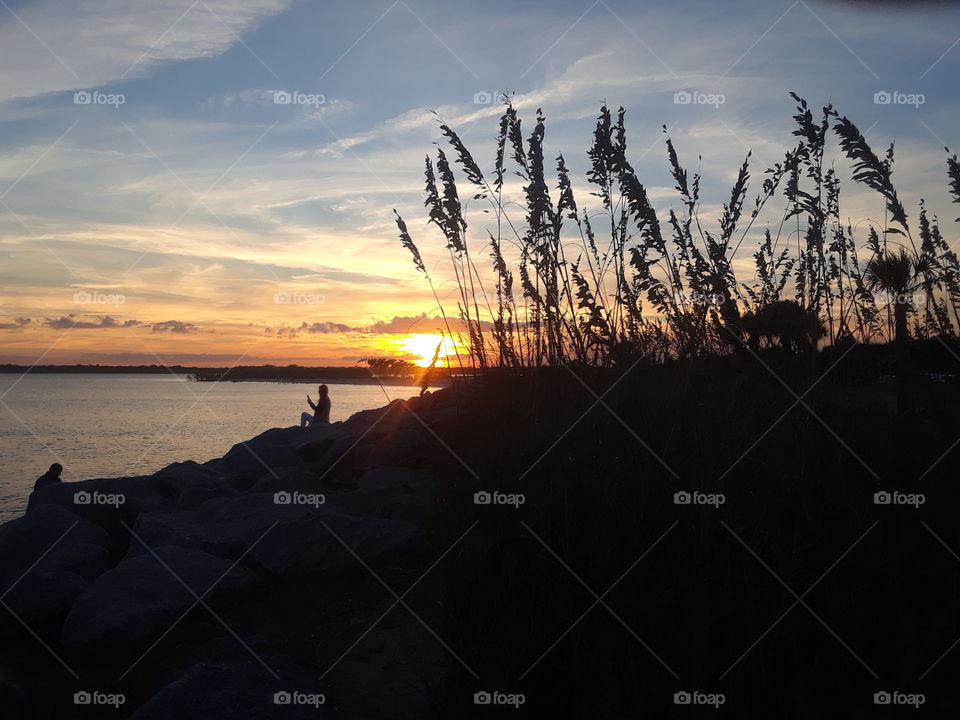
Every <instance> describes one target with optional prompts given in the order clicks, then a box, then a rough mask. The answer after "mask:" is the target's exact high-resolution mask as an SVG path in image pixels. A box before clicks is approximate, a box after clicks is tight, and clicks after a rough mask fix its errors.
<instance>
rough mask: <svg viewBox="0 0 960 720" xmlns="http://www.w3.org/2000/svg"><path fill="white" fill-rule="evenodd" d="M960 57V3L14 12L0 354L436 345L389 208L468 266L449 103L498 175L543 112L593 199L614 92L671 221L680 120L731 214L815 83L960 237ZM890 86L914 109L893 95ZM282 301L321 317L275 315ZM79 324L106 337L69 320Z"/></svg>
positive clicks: (356, 353) (3, 55)
mask: <svg viewBox="0 0 960 720" xmlns="http://www.w3.org/2000/svg"><path fill="white" fill-rule="evenodd" d="M958 41H960V8H958V7H957V6H956V4H954V3H925V2H912V3H894V2H865V1H862V2H828V1H825V0H820V1H815V0H808V1H807V2H802V1H801V2H789V1H787V0H784V1H782V2H753V1H741V2H724V3H717V2H704V1H700V0H686V1H682V0H681V1H680V2H672V3H636V2H616V1H604V2H586V1H585V2H572V1H566V0H565V1H562V2H550V3H544V2H488V3H483V4H465V3H452V2H433V1H431V2H425V1H423V0H406V1H405V2H357V3H330V2H307V1H306V0H302V1H295V0H263V1H259V2H254V1H252V0H251V1H238V0H219V1H217V0H199V1H198V2H192V0H156V1H154V2H150V3H129V2H124V1H123V0H85V1H84V2H77V3H72V4H66V3H62V2H49V1H47V0H33V1H19V2H12V1H10V0H4V2H3V3H0V60H2V62H0V200H2V203H0V258H2V261H0V327H6V326H12V327H10V328H9V329H0V338H2V341H3V345H2V347H0V361H16V362H33V361H34V360H36V359H38V358H40V357H43V358H44V362H73V361H94V362H111V361H114V362H154V361H156V360H155V359H156V358H157V357H160V358H163V359H164V360H168V361H183V362H200V363H203V362H209V363H229V362H233V361H235V360H237V359H238V357H239V356H240V355H241V354H242V353H245V355H244V362H259V361H266V360H269V361H273V362H277V361H284V362H301V363H303V362H307V363H311V364H324V363H351V362H354V361H355V359H356V358H357V357H362V356H364V355H366V354H371V353H374V352H376V351H378V350H379V351H382V349H383V347H384V345H383V338H382V337H380V336H382V335H384V334H385V333H383V332H382V331H383V329H384V328H386V329H389V330H399V331H405V330H423V331H425V332H426V331H429V330H431V329H432V328H431V327H430V321H429V320H427V321H419V322H417V321H416V317H417V316H419V315H421V314H422V313H427V315H428V316H432V315H433V314H435V312H436V307H435V303H434V302H433V300H432V297H431V296H430V295H429V294H428V292H427V289H426V288H425V287H424V285H423V283H422V280H421V278H419V277H418V276H417V275H416V274H415V272H414V271H413V268H412V267H411V266H410V264H409V260H408V257H407V256H406V255H405V252H404V251H403V249H402V248H401V247H400V246H399V244H398V243H397V241H396V235H395V228H394V226H393V224H392V220H391V208H393V207H396V208H398V209H399V210H400V211H401V212H402V213H403V214H404V216H405V217H406V218H407V220H408V222H409V224H410V227H411V231H412V232H413V233H414V237H415V238H416V239H418V241H422V243H423V245H424V251H425V254H426V255H427V258H428V261H429V262H430V263H432V265H431V266H432V267H433V268H434V269H435V271H436V272H437V273H438V274H439V275H440V276H442V275H443V265H442V260H441V257H442V256H441V254H440V252H439V250H440V249H441V246H440V245H439V243H438V242H437V241H436V238H435V236H434V234H433V233H431V232H429V231H428V230H427V228H426V225H425V222H424V214H423V209H422V194H421V181H422V166H423V155H424V154H425V153H427V152H429V151H430V150H431V147H432V146H431V143H433V142H435V141H437V140H438V138H439V132H438V129H437V122H436V120H435V118H434V116H433V115H432V114H431V110H436V111H437V112H438V113H439V114H440V115H441V116H442V117H443V118H444V119H445V120H446V121H447V122H449V123H450V124H451V125H453V126H455V127H456V128H457V129H458V130H459V131H460V132H461V134H462V135H463V136H464V138H465V140H466V142H467V144H468V145H469V146H471V148H472V149H473V150H474V152H475V155H476V156H477V158H478V159H479V160H480V161H481V163H482V164H483V166H484V167H485V168H489V167H490V165H491V162H492V152H493V142H492V140H493V137H494V134H495V130H496V121H497V116H498V114H499V108H498V107H497V106H496V105H495V104H483V103H481V104H477V103H476V102H475V96H477V94H478V93H485V92H488V93H492V92H496V91H501V90H506V91H511V92H514V93H516V97H517V99H516V105H517V107H518V108H519V110H520V112H521V114H522V115H524V117H525V118H527V123H528V124H529V123H530V121H531V120H532V117H533V114H534V112H535V110H536V108H537V107H542V108H543V111H544V113H545V114H546V116H547V119H548V128H547V143H546V144H547V149H548V150H549V154H550V156H554V155H555V154H556V152H558V151H561V150H562V151H563V153H564V155H565V157H566V158H567V161H568V164H569V165H570V167H571V169H572V170H573V173H574V180H575V189H578V190H579V191H580V192H579V199H580V203H581V204H583V203H585V202H587V201H588V199H589V196H588V194H587V193H588V192H589V189H588V188H587V187H586V184H585V180H584V178H583V172H584V171H585V169H586V163H585V160H586V158H585V155H584V151H585V149H586V147H587V145H588V143H589V140H590V133H591V129H592V124H593V119H594V117H595V116H596V113H597V110H598V108H599V105H600V102H601V101H602V100H604V99H606V100H607V101H608V102H609V103H611V105H613V106H614V107H616V106H618V105H623V106H624V107H626V108H627V111H628V115H627V121H628V131H629V141H630V145H631V147H632V148H633V149H632V153H631V154H632V157H633V160H634V163H635V165H636V167H637V169H638V173H639V175H640V177H641V180H642V181H643V182H644V183H645V184H646V185H647V187H648V189H649V190H650V194H651V197H652V198H653V199H654V201H655V204H656V205H657V208H658V210H661V209H662V210H663V211H664V212H665V211H666V210H667V209H668V208H669V207H671V206H673V207H677V206H678V204H679V203H678V202H677V200H676V198H675V196H674V194H673V193H672V191H671V189H670V188H671V186H672V182H671V181H670V179H669V176H668V174H667V170H668V168H667V166H666V163H665V159H664V158H665V153H664V150H663V144H662V143H663V133H662V130H661V126H662V125H664V124H665V125H667V126H668V128H669V130H670V135H671V137H672V138H673V139H674V142H675V143H676V145H677V149H678V151H679V152H680V154H681V160H682V161H683V162H684V163H685V164H686V165H687V166H688V167H689V168H691V169H694V168H696V167H697V166H698V163H699V167H700V168H701V170H702V172H703V175H704V183H703V184H704V205H703V207H702V210H701V212H702V215H703V217H704V218H705V219H709V220H711V221H714V222H715V218H716V216H717V214H718V211H719V204H720V203H721V202H722V201H723V199H724V198H725V197H727V196H729V185H730V183H731V181H732V179H733V177H734V175H735V173H736V170H737V168H738V166H739V164H740V162H742V160H743V156H744V155H745V153H746V151H747V149H748V148H749V149H752V150H753V153H754V177H758V176H759V175H760V174H761V173H762V170H763V168H765V167H766V166H767V165H769V164H770V163H772V162H774V161H776V160H778V159H780V158H781V157H782V153H783V151H784V150H785V149H786V148H787V147H788V145H789V144H790V143H791V137H790V132H791V130H792V125H791V123H792V120H791V115H792V113H793V103H792V101H791V100H790V98H789V96H788V94H787V93H788V92H789V91H791V90H793V91H795V92H797V93H799V94H800V95H802V96H804V97H806V98H807V99H808V100H809V101H810V103H811V105H812V106H813V107H815V108H818V107H820V106H821V105H823V104H825V103H826V102H831V101H832V102H833V103H834V104H835V105H836V106H837V108H838V109H839V110H840V112H841V113H843V114H846V115H848V116H849V117H850V118H851V119H852V120H854V122H856V123H857V124H858V125H859V126H860V127H861V129H863V130H867V129H868V128H869V132H868V133H867V137H868V139H869V140H871V141H872V142H873V143H874V144H875V146H876V147H877V148H883V147H884V146H885V145H886V144H888V143H889V142H890V141H891V140H895V141H896V145H897V158H898V159H897V163H896V169H895V180H896V182H897V185H898V188H899V190H900V193H901V196H902V197H903V199H904V201H905V203H906V204H907V206H908V210H909V211H912V212H911V215H913V216H915V209H916V201H917V200H918V199H919V198H920V197H925V198H926V199H927V201H928V204H929V206H930V207H931V209H933V210H934V211H936V212H938V213H939V214H940V215H941V216H942V217H943V218H944V219H945V220H952V219H953V217H955V216H956V215H957V213H956V212H955V209H954V208H950V207H949V204H948V201H949V198H948V196H947V194H946V180H945V175H944V173H945V167H944V159H945V153H944V150H943V146H944V145H949V146H950V147H951V148H954V146H960V137H958V136H957V124H956V117H957V104H958V97H957V90H956V81H955V79H954V78H955V77H956V75H957V68H958V64H960V47H957V44H958ZM882 91H886V92H889V93H901V95H898V96H896V97H897V98H901V99H903V100H906V99H907V98H908V97H912V100H913V101H914V102H913V104H905V103H900V102H893V103H890V104H876V103H875V94H876V93H878V92H882ZM78 92H88V93H98V94H96V95H91V97H93V98H94V101H93V102H92V103H90V104H77V103H76V102H75V94H76V93H78ZM278 92H287V93H290V94H291V97H296V98H297V99H299V100H302V101H304V103H305V104H293V103H291V104H288V105H283V104H276V102H275V97H276V94H277V93H278ZM678 92H687V93H691V94H694V93H699V95H695V96H694V95H692V96H694V97H698V98H703V99H706V98H707V97H711V96H712V97H713V98H714V99H715V100H716V99H717V98H719V97H721V96H722V100H723V102H722V103H720V102H719V101H717V102H714V103H713V104H696V103H690V104H678V103H677V102H676V97H677V95H676V94H677V93H678ZM121 96H122V101H123V102H122V104H120V99H121ZM920 96H922V103H921V102H920ZM79 97H80V98H83V97H84V96H79ZM478 97H479V99H480V100H481V101H482V100H484V99H485V98H484V96H482V95H480V96H478ZM101 103H102V104H101ZM699 156H702V160H698V157H699ZM831 160H833V161H834V162H835V164H836V167H837V168H838V170H839V171H840V175H841V178H843V179H847V178H849V173H848V171H847V168H848V164H847V162H846V161H845V160H844V159H843V158H841V157H839V155H838V154H837V153H836V152H834V153H833V156H832V158H831ZM754 187H755V189H754V191H752V192H751V196H753V195H755V194H756V188H757V187H758V185H755V186H754ZM848 191H849V192H848ZM842 212H843V214H844V216H846V217H850V218H851V221H852V222H853V223H857V222H863V221H865V219H866V218H869V217H876V216H877V215H878V214H882V203H881V202H880V201H879V199H878V198H876V197H874V196H872V195H870V194H868V193H864V192H862V191H858V190H857V189H856V188H854V187H852V186H850V183H849V182H847V183H846V186H845V199H844V207H843V208H842ZM471 217H473V218H474V223H473V229H472V231H471V232H473V233H474V237H477V238H482V236H483V234H482V231H481V228H482V220H483V217H482V216H481V215H479V213H474V214H473V215H472V216H471ZM944 224H945V226H947V227H946V231H947V236H948V238H949V237H952V231H953V226H952V224H951V223H946V222H945V223H944ZM742 255H743V256H744V258H745V260H744V262H747V261H748V259H749V248H747V247H745V248H744V252H742ZM78 292H79V293H82V292H86V293H88V295H87V296H81V297H90V298H94V299H95V300H96V299H97V298H99V299H100V300H103V299H107V300H109V299H110V298H113V300H114V302H113V303H112V304H111V303H109V302H106V301H103V302H101V301H100V300H97V301H95V302H93V301H91V302H80V303H78V301H77V293H78ZM284 292H286V293H293V295H294V296H297V297H303V298H308V299H309V300H308V302H305V303H302V304H296V303H295V304H290V303H283V302H281V303H277V302H273V299H274V298H275V297H276V296H277V293H284ZM120 297H122V299H123V301H122V302H118V301H117V298H120ZM71 315H73V316H75V318H77V319H81V318H82V319H83V320H84V321H86V322H85V324H88V325H92V324H96V323H99V325H97V327H95V328H91V327H75V328H73V329H61V328H62V327H63V326H64V323H56V322H51V321H55V320H57V319H60V318H63V317H70V316H71ZM103 316H110V317H112V318H114V319H115V320H116V321H117V322H116V325H114V324H112V323H106V324H104V323H103V322H102V318H103ZM394 317H397V318H399V319H398V320H396V321H393V322H390V321H391V319H392V318H394ZM16 318H30V322H29V323H22V322H18V321H17V320H16ZM172 320H173V321H177V322H179V323H181V324H180V325H168V324H167V325H165V324H164V323H168V322H169V321H172ZM377 320H383V321H388V322H386V324H381V325H378V326H375V327H371V326H374V323H375V322H376V321H377ZM131 321H135V322H131ZM304 323H306V325H307V326H308V327H321V328H331V327H338V328H342V327H349V328H351V331H350V332H319V331H314V332H311V331H309V330H307V329H302V330H297V328H301V327H302V326H303V324H304ZM315 323H319V325H316V326H315V325H314V324H315ZM325 323H327V324H335V325H327V324H325ZM124 325H126V327H124ZM171 328H176V330H175V331H174V330H171ZM381 354H382V352H381Z"/></svg>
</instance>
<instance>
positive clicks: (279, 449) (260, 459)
mask: <svg viewBox="0 0 960 720" xmlns="http://www.w3.org/2000/svg"><path fill="white" fill-rule="evenodd" d="M305 432H307V431H306V429H304V428H273V429H272V430H267V431H266V432H263V433H260V434H259V435H257V436H256V437H255V438H252V439H250V440H247V441H246V442H241V443H237V444H236V445H234V446H233V447H232V448H230V450H229V452H227V454H226V455H224V456H223V457H222V458H220V460H219V461H216V469H217V470H218V471H219V472H220V473H223V474H225V475H241V476H245V477H249V478H250V479H251V481H252V480H254V479H256V478H258V477H260V476H261V475H263V473H264V472H265V471H266V470H267V469H269V468H272V467H282V466H300V465H301V464H302V463H301V460H300V457H299V456H298V455H297V453H296V450H295V448H296V445H297V444H299V443H302V442H303V440H304V433H305Z"/></svg>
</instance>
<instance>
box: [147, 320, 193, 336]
mask: <svg viewBox="0 0 960 720" xmlns="http://www.w3.org/2000/svg"><path fill="white" fill-rule="evenodd" d="M150 328H151V329H152V330H153V332H155V333H162V332H171V333H176V334H179V335H185V334H187V333H192V332H198V331H199V330H200V328H199V327H197V326H196V325H194V324H193V323H189V322H184V321H183V320H165V321H163V322H156V323H153V324H152V325H151V326H150Z"/></svg>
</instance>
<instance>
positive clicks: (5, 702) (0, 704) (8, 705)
mask: <svg viewBox="0 0 960 720" xmlns="http://www.w3.org/2000/svg"><path fill="white" fill-rule="evenodd" d="M22 703H23V690H22V689H21V688H20V686H19V685H17V684H16V683H15V682H13V681H12V680H11V679H9V678H7V677H6V676H4V675H3V674H0V708H3V710H4V712H5V713H6V714H7V717H11V718H16V717H20V712H21V706H22Z"/></svg>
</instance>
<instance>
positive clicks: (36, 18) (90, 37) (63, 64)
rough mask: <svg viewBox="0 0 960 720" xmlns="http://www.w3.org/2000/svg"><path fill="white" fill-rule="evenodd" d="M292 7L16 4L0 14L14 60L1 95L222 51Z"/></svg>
mask: <svg viewBox="0 0 960 720" xmlns="http://www.w3.org/2000/svg"><path fill="white" fill-rule="evenodd" d="M289 5H290V0H207V1H206V2H204V3H198V4H195V5H194V6H193V7H190V6H189V5H185V3H183V2H182V1H181V0H154V1H153V2H150V3H130V2H128V1H127V0H88V2H83V3H62V2H59V1H58V0H39V2H33V3H30V4H29V5H27V6H26V7H23V8H18V10H19V12H17V17H16V18H14V17H11V15H10V14H9V13H4V17H3V19H2V22H0V47H2V48H3V51H4V55H5V57H7V58H19V62H17V63H13V62H7V63H3V64H2V65H0V97H3V98H7V99H9V98H17V97H19V98H25V97H37V96H39V95H44V94H47V93H53V92H62V91H65V90H78V89H84V88H90V87H99V86H103V85H107V84H110V83H112V82H116V81H118V80H121V79H124V78H129V77H137V76H142V75H144V74H146V73H147V71H148V70H149V69H150V68H151V67H152V66H155V65H157V64H160V63H168V62H182V61H186V60H196V59H199V58H207V57H213V56H216V55H220V54H222V53H224V52H226V51H227V50H228V49H230V48H231V47H233V45H234V44H236V43H238V42H240V38H241V36H243V35H244V34H245V33H248V32H251V31H252V30H254V29H255V28H256V27H258V26H259V24H260V23H261V22H263V21H264V20H265V19H266V18H268V17H270V16H273V15H275V14H278V13H280V12H283V11H284V10H286V9H287V7H289ZM188 7H189V8H190V9H189V10H187V11H186V12H184V10H186V9H187V8H188ZM8 9H9V8H8ZM11 12H12V11H11ZM27 28H29V30H28V29H27ZM24 68H29V69H30V70H29V72H24Z"/></svg>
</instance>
